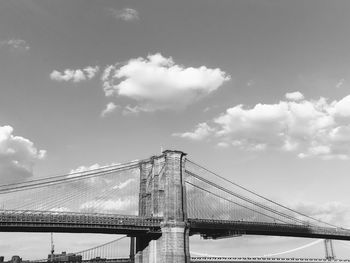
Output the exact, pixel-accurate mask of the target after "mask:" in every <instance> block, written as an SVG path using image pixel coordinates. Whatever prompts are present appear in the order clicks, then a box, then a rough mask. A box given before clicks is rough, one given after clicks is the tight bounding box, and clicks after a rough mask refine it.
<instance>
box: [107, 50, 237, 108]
mask: <svg viewBox="0 0 350 263" xmlns="http://www.w3.org/2000/svg"><path fill="white" fill-rule="evenodd" d="M228 80H230V76H229V75H227V74H226V73H225V72H223V71H222V70H221V69H219V68H216V69H211V68H207V67H206V66H201V67H198V68H193V67H187V68H185V67H184V66H182V65H177V64H175V63H174V61H173V59H172V58H171V57H169V58H166V57H163V56H162V55H161V54H159V53H157V54H154V55H148V56H147V58H141V57H139V58H136V59H131V60H129V61H128V62H127V63H125V64H124V65H121V66H120V65H118V64H117V65H111V66H108V67H106V69H105V70H104V73H103V75H102V81H103V88H104V91H105V95H106V96H116V97H127V98H129V99H132V100H133V101H135V102H136V104H137V105H135V106H129V107H128V109H126V111H130V112H134V113H135V112H141V111H142V112H153V111H156V110H167V109H172V110H177V109H183V108H185V107H187V106H188V105H190V104H192V103H193V102H195V101H197V100H199V99H200V98H202V97H204V96H206V95H208V94H210V93H211V92H213V91H215V90H217V89H218V88H219V87H220V86H221V85H222V84H223V83H224V82H226V81H228Z"/></svg>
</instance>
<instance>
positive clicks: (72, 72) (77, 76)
mask: <svg viewBox="0 0 350 263" xmlns="http://www.w3.org/2000/svg"><path fill="white" fill-rule="evenodd" d="M98 71H99V67H98V66H95V67H91V66H88V67H86V68H84V69H66V70H64V71H63V72H59V71H57V70H54V71H52V72H51V74H50V78H51V79H52V80H56V81H73V82H75V83H78V82H81V81H84V80H88V79H92V78H93V77H95V75H96V74H97V72H98Z"/></svg>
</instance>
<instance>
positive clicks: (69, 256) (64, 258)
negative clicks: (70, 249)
mask: <svg viewBox="0 0 350 263" xmlns="http://www.w3.org/2000/svg"><path fill="white" fill-rule="evenodd" d="M82 260H83V257H82V256H81V255H75V254H73V253H66V252H62V253H61V254H53V255H51V254H49V255H48V256H47V261H48V262H69V263H76V262H82Z"/></svg>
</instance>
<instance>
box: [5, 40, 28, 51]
mask: <svg viewBox="0 0 350 263" xmlns="http://www.w3.org/2000/svg"><path fill="white" fill-rule="evenodd" d="M0 47H5V48H9V49H11V50H13V51H16V50H17V51H28V50H29V49H30V47H29V45H28V44H27V42H26V41H25V40H23V39H8V40H2V41H0Z"/></svg>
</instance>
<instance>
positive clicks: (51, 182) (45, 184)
mask: <svg viewBox="0 0 350 263" xmlns="http://www.w3.org/2000/svg"><path fill="white" fill-rule="evenodd" d="M137 167H138V164H133V165H130V166H126V167H121V168H117V169H111V170H105V171H100V172H97V173H91V174H84V175H81V176H75V177H66V178H64V179H57V180H53V181H49V182H44V183H37V184H32V185H26V186H19V187H13V188H8V189H1V190H0V194H4V193H5V194H7V193H12V192H18V191H23V190H28V189H36V188H40V187H46V186H48V185H50V186H51V185H56V184H62V183H66V182H68V181H69V182H75V181H80V180H83V179H87V178H93V177H98V176H103V175H106V174H110V173H114V172H119V171H125V170H130V169H133V168H137Z"/></svg>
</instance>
